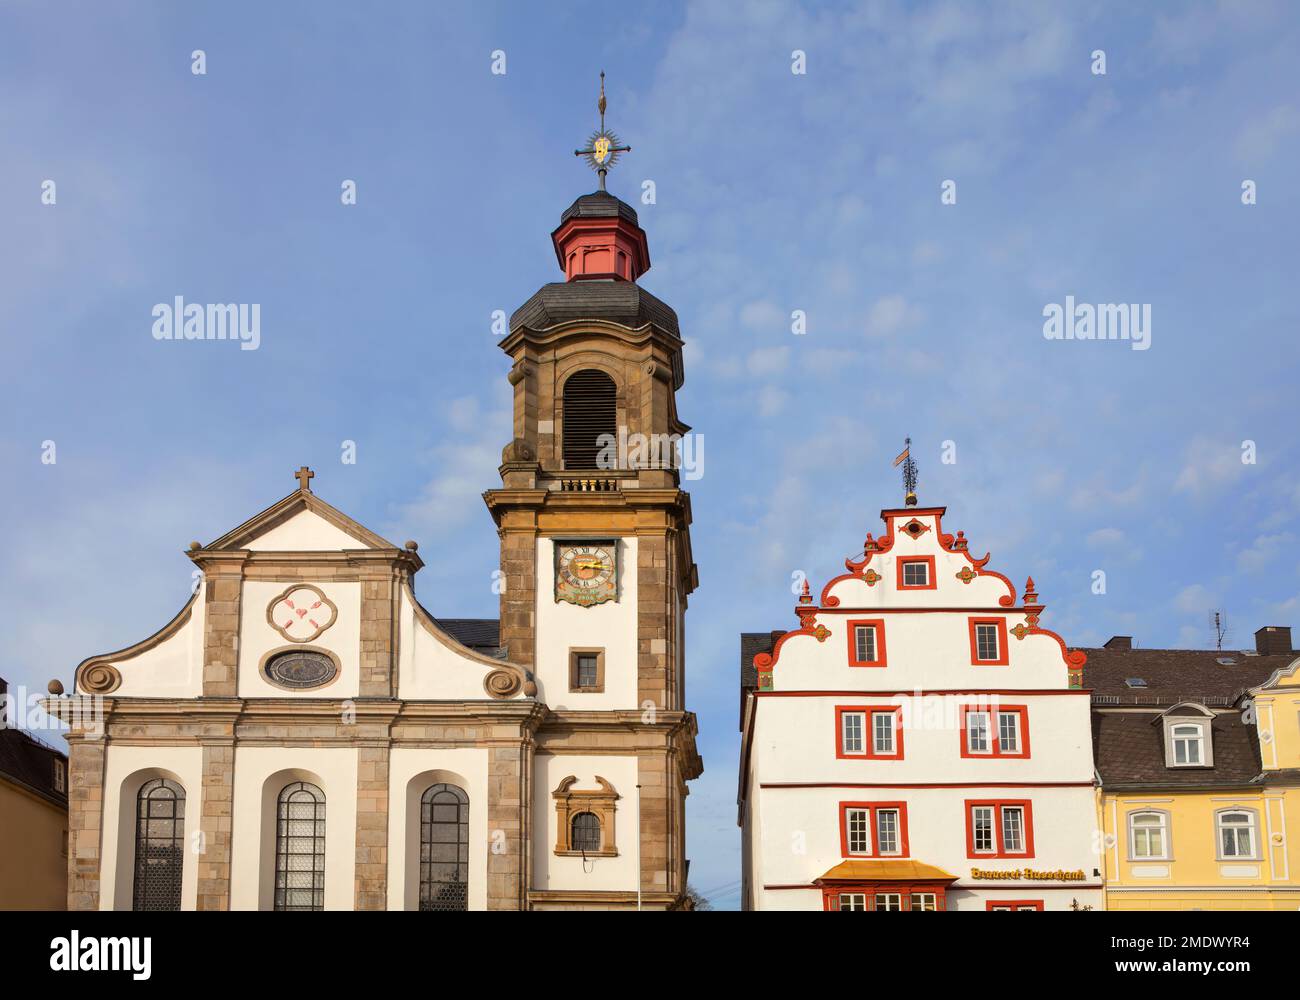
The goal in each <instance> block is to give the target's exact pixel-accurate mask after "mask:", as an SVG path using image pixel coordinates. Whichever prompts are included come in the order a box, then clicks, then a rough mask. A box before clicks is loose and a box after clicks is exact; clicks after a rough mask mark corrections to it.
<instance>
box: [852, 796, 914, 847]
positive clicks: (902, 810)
mask: <svg viewBox="0 0 1300 1000" xmlns="http://www.w3.org/2000/svg"><path fill="white" fill-rule="evenodd" d="M850 809H866V810H867V826H868V828H869V829H870V831H871V853H870V854H857V853H853V854H850V853H849V810H850ZM879 809H897V810H898V850H897V851H896V852H894V853H892V854H881V853H880V845H879V844H878V843H877V841H876V811H877V810H879ZM840 856H841V857H845V858H907V857H911V851H910V850H909V848H908V844H907V803H906V802H841V803H840Z"/></svg>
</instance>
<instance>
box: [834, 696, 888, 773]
mask: <svg viewBox="0 0 1300 1000" xmlns="http://www.w3.org/2000/svg"><path fill="white" fill-rule="evenodd" d="M850 712H861V713H862V714H863V715H865V716H866V719H865V720H864V723H865V724H864V726H863V730H862V753H848V752H847V751H845V749H844V716H845V715H846V714H848V713H850ZM876 715H893V717H894V752H893V753H876V739H875V723H874V722H873V721H872V720H873V717H874V716H876ZM835 756H836V757H838V758H840V759H841V760H902V759H903V709H902V706H901V705H900V706H894V705H836V706H835Z"/></svg>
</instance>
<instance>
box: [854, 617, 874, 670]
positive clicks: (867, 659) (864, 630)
mask: <svg viewBox="0 0 1300 1000" xmlns="http://www.w3.org/2000/svg"><path fill="white" fill-rule="evenodd" d="M853 646H854V652H855V653H856V654H857V657H858V662H859V663H875V662H876V626H874V625H858V626H856V627H855V628H854V629H853Z"/></svg>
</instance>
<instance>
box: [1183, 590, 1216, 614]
mask: <svg viewBox="0 0 1300 1000" xmlns="http://www.w3.org/2000/svg"><path fill="white" fill-rule="evenodd" d="M1217 603H1218V599H1217V598H1216V597H1215V596H1214V595H1213V594H1211V593H1210V592H1209V591H1208V590H1206V589H1205V587H1204V586H1203V585H1202V584H1199V583H1193V584H1191V585H1190V586H1187V587H1184V588H1183V589H1182V590H1180V591H1179V592H1178V595H1177V596H1176V597H1175V598H1174V607H1175V608H1177V609H1178V610H1179V611H1181V612H1183V614H1188V615H1190V614H1206V613H1207V612H1209V611H1210V610H1211V609H1212V608H1213V607H1214V606H1215V605H1216V604H1217Z"/></svg>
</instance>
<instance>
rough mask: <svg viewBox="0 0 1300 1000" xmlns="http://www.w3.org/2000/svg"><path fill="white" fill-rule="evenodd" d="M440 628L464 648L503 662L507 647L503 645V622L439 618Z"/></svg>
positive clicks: (494, 619)
mask: <svg viewBox="0 0 1300 1000" xmlns="http://www.w3.org/2000/svg"><path fill="white" fill-rule="evenodd" d="M436 621H437V622H438V627H439V628H440V629H442V630H443V631H444V632H446V633H447V634H448V635H449V636H451V637H452V638H453V639H455V640H456V641H457V642H459V643H460V644H461V645H462V646H468V647H469V648H470V649H472V650H474V651H475V652H476V653H482V654H483V655H484V656H491V657H494V658H495V659H498V660H501V659H504V658H505V652H506V651H505V647H503V646H502V645H501V622H500V621H499V620H498V619H496V618H438V619H436Z"/></svg>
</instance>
